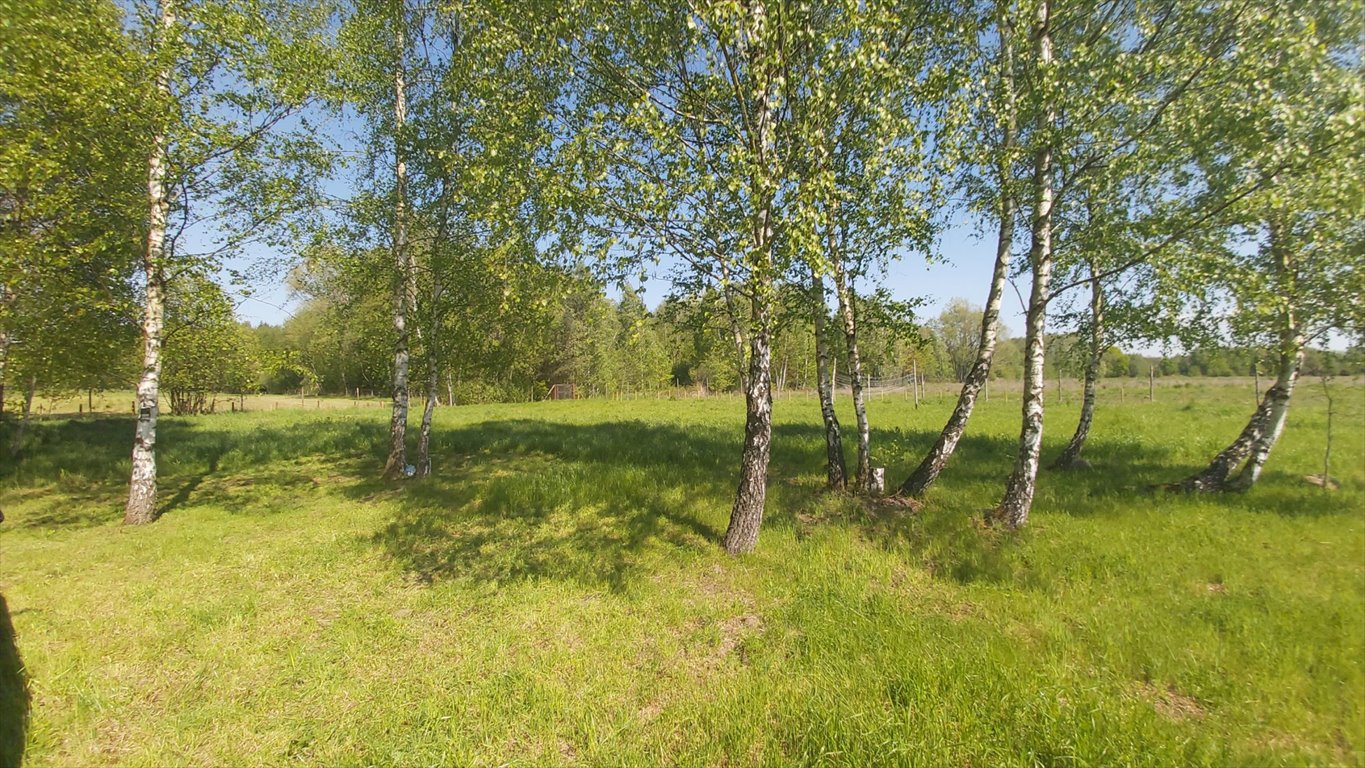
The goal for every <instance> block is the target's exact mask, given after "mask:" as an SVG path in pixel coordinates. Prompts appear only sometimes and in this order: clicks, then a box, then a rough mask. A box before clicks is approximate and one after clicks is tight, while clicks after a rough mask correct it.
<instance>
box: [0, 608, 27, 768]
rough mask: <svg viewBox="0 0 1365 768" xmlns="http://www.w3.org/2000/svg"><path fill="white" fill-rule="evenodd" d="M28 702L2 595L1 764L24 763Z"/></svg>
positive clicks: (12, 625) (10, 622)
mask: <svg viewBox="0 0 1365 768" xmlns="http://www.w3.org/2000/svg"><path fill="white" fill-rule="evenodd" d="M30 701H31V698H30V694H29V689H28V674H27V673H26V672H25V671H24V662H23V660H22V659H21V658H19V644H18V642H17V640H16V638H15V634H14V623H13V622H12V621H11V620H10V615H9V606H8V604H6V602H5V596H4V595H0V765H3V766H18V765H21V764H22V763H23V762H24V739H25V736H26V735H27V733H28V719H29V708H30Z"/></svg>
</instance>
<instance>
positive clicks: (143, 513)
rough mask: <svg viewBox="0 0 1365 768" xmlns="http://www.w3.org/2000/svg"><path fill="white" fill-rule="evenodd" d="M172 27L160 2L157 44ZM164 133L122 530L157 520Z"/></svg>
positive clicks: (155, 179)
mask: <svg viewBox="0 0 1365 768" xmlns="http://www.w3.org/2000/svg"><path fill="white" fill-rule="evenodd" d="M175 24H176V15H175V4H174V0H161V35H162V44H163V45H165V44H168V43H169V41H168V40H167V38H168V37H169V36H170V33H171V31H172V30H173V29H174V27H175ZM156 87H157V90H158V91H159V92H160V94H161V96H162V97H163V98H169V96H170V90H171V72H170V68H169V66H168V67H167V68H166V69H163V70H161V71H160V72H158V73H157V78H156ZM169 207H170V206H169V200H168V198H167V196H166V134H165V132H164V129H163V132H161V133H158V134H156V135H154V136H153V137H152V147H151V152H150V153H149V155H148V158H147V247H146V250H145V251H144V252H143V254H142V269H143V272H144V273H145V275H146V280H147V283H146V296H145V298H144V299H143V302H144V303H143V307H142V375H141V376H140V378H139V379H138V384H137V428H136V431H135V432H134V435H133V457H132V465H133V466H132V474H131V477H130V479H129V484H128V503H127V504H126V505H125V506H124V510H123V523H124V524H125V525H142V524H144V523H150V522H152V521H153V520H155V519H156V422H157V415H158V414H157V411H158V408H159V406H158V401H159V400H160V398H161V342H162V329H163V325H164V320H165V301H166V294H165V291H166V285H165V283H166V280H165V260H166V217H167V215H168V212H169Z"/></svg>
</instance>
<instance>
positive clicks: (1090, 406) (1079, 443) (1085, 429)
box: [1052, 264, 1105, 469]
mask: <svg viewBox="0 0 1365 768" xmlns="http://www.w3.org/2000/svg"><path fill="white" fill-rule="evenodd" d="M1090 278H1091V279H1090V358H1089V359H1088V360H1087V361H1086V364H1085V393H1084V395H1083V396H1082V397H1081V418H1080V420H1079V421H1077V422H1076V432H1075V433H1074V434H1072V435H1071V442H1069V443H1067V444H1066V449H1065V450H1063V451H1062V454H1061V455H1060V456H1058V457H1057V460H1056V461H1054V462H1052V468H1053V469H1084V468H1086V467H1088V466H1089V464H1088V463H1087V462H1086V461H1085V460H1084V459H1082V458H1081V451H1082V450H1084V449H1085V441H1086V438H1088V437H1089V436H1090V424H1091V423H1092V422H1093V421H1094V420H1095V386H1096V383H1097V381H1098V380H1099V377H1100V362H1101V361H1102V360H1103V359H1104V348H1105V344H1104V290H1103V289H1102V288H1101V286H1100V280H1099V277H1097V276H1096V274H1095V267H1094V265H1093V264H1092V265H1091V267H1090Z"/></svg>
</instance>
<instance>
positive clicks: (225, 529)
mask: <svg viewBox="0 0 1365 768" xmlns="http://www.w3.org/2000/svg"><path fill="white" fill-rule="evenodd" d="M1305 384H1306V385H1307V384H1308V382H1305ZM1337 391H1338V396H1337V414H1336V416H1335V417H1334V428H1335V435H1334V446H1335V447H1334V457H1333V474H1334V475H1335V476H1337V477H1338V478H1339V479H1340V480H1341V482H1342V486H1343V487H1342V490H1341V491H1338V492H1334V493H1329V492H1324V491H1323V490H1321V489H1319V488H1316V487H1314V486H1311V485H1309V484H1307V483H1305V482H1304V481H1303V477H1304V476H1305V475H1309V474H1314V473H1317V472H1320V471H1321V465H1322V450H1321V448H1322V446H1321V438H1322V432H1323V428H1324V422H1325V410H1324V407H1323V403H1322V399H1321V396H1320V391H1319V390H1318V389H1317V387H1316V386H1305V388H1304V390H1303V392H1302V393H1301V394H1302V395H1303V399H1302V401H1301V402H1296V403H1295V406H1294V410H1293V411H1292V413H1291V424H1290V427H1289V430H1288V432H1287V434H1286V437H1285V440H1284V443H1283V444H1282V445H1281V446H1280V447H1279V448H1278V449H1277V450H1276V452H1275V454H1274V455H1273V456H1272V457H1271V460H1270V464H1269V468H1268V470H1267V472H1266V475H1265V476H1264V479H1263V481H1262V483H1261V485H1259V486H1258V487H1257V488H1256V489H1255V490H1254V491H1253V492H1251V493H1250V494H1247V495H1237V496H1231V497H1226V498H1224V497H1216V498H1185V497H1180V496H1173V495H1168V494H1163V493H1157V492H1152V491H1151V490H1149V486H1150V485H1152V484H1155V483H1160V482H1164V481H1169V480H1174V479H1178V478H1179V477H1181V476H1182V475H1183V474H1184V473H1188V472H1190V471H1192V470H1193V469H1196V468H1197V467H1198V465H1199V464H1200V462H1201V461H1205V460H1207V459H1208V458H1209V456H1211V455H1212V453H1213V452H1214V451H1216V450H1217V449H1218V448H1220V447H1221V446H1222V444H1224V443H1226V442H1227V441H1228V440H1230V439H1231V437H1233V436H1234V435H1235V433H1236V432H1237V430H1238V429H1240V427H1241V422H1242V420H1243V419H1244V418H1245V417H1246V415H1247V412H1248V410H1249V408H1250V404H1251V394H1250V392H1246V393H1241V392H1240V391H1232V390H1230V389H1229V388H1228V387H1220V386H1202V385H1200V384H1197V383H1196V384H1195V385H1193V386H1190V387H1183V388H1170V389H1166V390H1163V391H1162V392H1161V393H1160V396H1159V398H1158V401H1157V402H1156V403H1147V402H1144V401H1143V400H1142V399H1141V397H1139V396H1137V395H1138V394H1139V388H1137V387H1133V388H1131V391H1125V392H1124V393H1123V395H1122V397H1123V400H1122V402H1120V400H1119V397H1120V395H1119V393H1118V392H1117V391H1114V390H1112V389H1111V390H1106V392H1105V401H1104V403H1102V410H1101V412H1100V414H1099V417H1098V422H1097V425H1096V431H1095V433H1094V435H1093V438H1092V441H1093V442H1092V446H1091V448H1090V449H1089V451H1088V452H1087V456H1088V458H1089V459H1090V461H1091V462H1092V463H1093V464H1094V465H1095V468H1094V469H1093V470H1091V471H1089V472H1085V473H1074V474H1065V475H1057V474H1047V475H1045V476H1044V477H1043V479H1042V485H1041V487H1040V492H1039V496H1038V503H1037V506H1036V508H1035V511H1034V517H1033V521H1032V524H1031V526H1030V528H1029V529H1028V530H1027V531H1025V532H1023V533H1022V534H1019V535H1005V534H1002V533H1001V532H999V531H993V530H989V529H985V528H983V527H982V526H981V524H980V523H979V520H980V513H981V510H983V509H985V508H987V507H989V506H990V505H991V504H992V503H993V502H994V501H995V500H996V495H997V494H998V493H999V491H1000V485H1001V482H1002V480H1003V478H1004V475H1005V474H1006V472H1007V471H1008V466H1009V459H1010V454H1011V450H1012V443H1013V439H1014V436H1015V433H1016V431H1017V409H1018V403H1017V401H1006V398H1005V396H1004V393H1002V392H995V393H993V394H992V399H991V401H990V402H987V403H985V404H983V406H982V409H981V412H980V416H979V418H978V420H977V421H976V422H975V423H974V424H973V428H972V430H971V431H970V433H969V437H968V439H967V440H966V441H965V442H964V444H963V447H962V451H961V455H960V456H959V457H958V458H957V460H956V461H955V463H954V464H953V465H952V466H951V467H950V469H949V471H948V472H947V473H945V475H944V477H943V479H942V481H941V483H940V485H939V486H938V487H936V488H935V489H934V491H933V492H932V494H931V496H930V498H929V503H928V506H927V507H926V509H925V510H924V511H923V512H922V513H919V514H913V515H912V514H909V513H907V512H905V511H904V510H900V509H894V508H884V507H879V506H871V507H868V506H864V505H862V504H859V503H857V502H855V501H853V500H851V499H849V498H847V497H843V496H830V495H827V494H824V493H823V492H822V491H821V489H820V484H821V480H822V477H823V472H822V470H821V466H820V460H821V456H822V450H821V447H820V446H821V432H820V429H819V414H818V410H817V409H816V407H815V404H814V402H813V401H812V400H811V399H808V398H803V397H789V398H784V399H781V400H780V401H779V402H778V403H777V429H776V436H775V441H774V445H775V453H774V462H773V477H772V479H771V482H770V485H769V487H770V497H769V506H768V517H767V520H766V522H765V526H764V529H763V534H762V536H761V539H760V543H759V549H758V552H757V553H756V554H755V555H753V556H751V557H747V558H743V559H734V558H730V557H728V556H726V555H725V554H724V553H723V552H722V551H721V550H720V547H719V545H718V544H717V540H718V538H719V536H720V534H721V533H723V531H724V527H725V522H726V518H727V515H728V511H729V503H730V500H731V494H732V493H733V490H734V482H735V475H734V469H735V465H736V463H737V459H738V454H739V438H740V431H741V428H742V419H743V414H742V405H741V403H740V402H739V401H738V400H736V399H725V398H721V399H715V400H677V401H671V400H640V401H634V402H568V403H539V404H530V405H520V406H478V407H460V408H448V409H442V410H440V411H438V421H437V432H438V434H437V443H436V454H435V455H436V476H435V477H433V478H431V479H429V480H424V481H420V482H409V483H407V484H401V485H387V484H384V483H381V482H379V481H377V480H376V479H375V476H376V475H377V474H378V470H379V467H380V465H381V463H382V453H383V446H382V438H383V429H384V426H385V414H384V413H383V411H382V409H376V408H361V409H355V410H349V411H329V410H322V411H321V412H318V411H308V410H304V411H299V410H294V411H288V410H279V411H268V412H257V413H248V414H245V415H243V414H220V415H216V416H211V417H204V418H199V419H183V420H182V419H167V420H165V422H164V423H165V425H166V428H165V431H164V434H163V438H162V442H161V446H160V448H161V453H160V455H161V460H162V468H163V473H164V482H163V485H162V506H163V510H164V516H163V517H162V519H161V520H160V521H159V522H157V523H156V524H155V525H152V526H147V527H142V528H137V529H129V528H123V527H121V526H120V525H119V524H118V521H119V518H120V508H121V501H122V494H123V490H124V489H123V483H124V482H125V481H126V473H127V463H128V459H127V453H128V446H127V443H128V440H129V439H130V437H131V431H132V426H131V422H129V421H125V420H97V421H48V422H39V423H36V424H34V425H33V426H32V440H31V442H30V445H29V447H28V449H27V451H26V453H25V455H24V457H23V459H22V460H21V461H19V462H17V463H7V464H4V465H0V466H3V469H0V507H3V509H4V511H5V515H6V518H7V519H6V522H5V523H4V524H3V525H0V587H3V595H4V601H5V606H4V607H5V608H6V609H7V612H8V615H9V617H10V620H11V621H12V623H13V627H14V635H15V638H16V641H15V643H14V644H13V645H12V646H11V647H10V649H6V648H4V647H0V664H3V667H0V672H3V673H4V674H3V675H0V721H3V723H4V726H2V727H0V764H5V763H7V762H9V758H10V757H11V756H13V755H16V754H17V753H18V745H17V744H16V743H15V734H16V733H17V732H19V729H17V728H13V727H11V724H12V723H15V722H18V718H17V715H18V713H19V712H20V711H21V709H22V707H21V702H22V701H23V698H24V697H23V696H21V695H20V691H21V690H22V689H21V688H19V687H18V686H17V685H16V683H17V678H16V676H15V674H14V672H15V670H14V669H13V667H14V662H13V660H11V661H8V662H7V661H6V658H7V657H6V653H7V652H9V653H13V652H14V651H15V650H16V649H17V657H18V658H19V659H20V660H21V661H22V665H23V670H24V675H25V676H26V677H27V689H28V692H29V695H30V696H31V714H30V717H29V720H28V722H27V726H26V728H25V729H23V732H24V734H25V735H24V737H23V738H24V760H25V765H35V766H43V765H60V766H65V765H73V764H110V765H112V764H118V765H167V764H196V765H201V764H262V763H264V764H291V763H305V764H315V765H373V764H404V765H501V764H508V763H510V764H515V765H547V764H550V765H552V764H569V763H578V764H588V765H595V764H612V765H637V764H670V765H672V764H684V765H699V766H700V765H704V766H711V765H722V764H729V765H749V764H771V765H785V764H793V763H797V764H830V765H850V766H861V765H871V764H916V765H954V766H959V765H980V766H995V765H1033V764H1044V765H1191V764H1193V765H1198V764H1207V765H1244V764H1265V765H1303V764H1325V765H1333V764H1335V765H1354V764H1359V763H1360V762H1361V761H1362V760H1365V509H1362V507H1363V506H1365V398H1363V397H1362V389H1361V388H1360V387H1359V386H1358V385H1357V386H1355V387H1354V388H1349V389H1348V388H1345V387H1342V386H1339V387H1338V390H1337ZM1011 394H1012V393H1011ZM1140 394H1145V391H1143V392H1141V393H1140ZM1243 395H1245V396H1243ZM948 407H949V402H948V400H947V398H946V397H945V398H935V399H933V400H932V401H931V402H930V403H929V404H928V405H927V406H925V407H923V408H920V409H915V408H914V407H913V405H912V404H911V403H910V402H908V401H907V400H905V399H904V397H903V396H897V397H890V398H882V399H876V400H873V402H872V406H871V408H872V416H873V420H874V425H875V426H876V427H877V428H878V430H877V431H876V432H875V434H874V441H875V444H874V450H875V453H876V455H877V457H878V463H879V464H885V465H886V466H887V467H888V479H889V480H891V481H893V482H894V481H896V480H899V479H900V478H901V477H902V476H903V475H904V474H905V473H906V472H908V470H909V469H910V468H911V466H912V463H913V462H914V461H916V460H917V459H918V456H919V453H920V452H921V451H922V450H923V449H924V448H925V447H927V445H928V443H929V442H930V441H931V440H932V437H933V431H934V430H936V429H937V428H938V427H939V426H940V425H941V422H942V419H943V418H944V417H945V416H946V412H947V408H948ZM845 415H846V416H848V417H849V418H848V421H850V422H851V421H852V419H851V414H845ZM1074 416H1075V404H1074V401H1070V400H1069V402H1068V403H1067V405H1065V406H1062V407H1060V408H1056V409H1055V410H1053V411H1050V413H1049V425H1048V427H1049V432H1048V448H1049V449H1050V450H1051V451H1054V452H1055V451H1056V450H1057V449H1058V448H1059V447H1060V446H1061V444H1062V443H1063V442H1064V440H1065V439H1066V438H1067V437H1068V436H1069V430H1070V427H1071V426H1072V420H1073V419H1074ZM4 612H5V611H0V614H3V613H4ZM0 619H3V615H0ZM2 627H3V622H0V628H2ZM5 645H8V644H5Z"/></svg>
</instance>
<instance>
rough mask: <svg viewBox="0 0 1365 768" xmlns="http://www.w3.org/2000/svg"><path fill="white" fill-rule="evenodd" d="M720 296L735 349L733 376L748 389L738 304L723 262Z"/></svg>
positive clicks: (726, 267) (727, 270)
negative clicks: (722, 299)
mask: <svg viewBox="0 0 1365 768" xmlns="http://www.w3.org/2000/svg"><path fill="white" fill-rule="evenodd" d="M720 276H721V287H720V290H721V296H722V297H723V298H724V299H725V317H726V319H728V320H729V321H730V340H731V342H732V343H733V344H734V349H735V376H736V377H737V378H738V379H739V387H740V389H742V390H745V391H748V389H749V381H748V376H749V374H748V372H747V371H746V370H745V368H746V364H745V362H744V330H743V328H741V326H740V315H739V306H738V305H737V304H736V303H735V289H734V286H732V285H731V284H730V268H729V267H728V266H726V265H725V263H724V262H722V263H721V265H720Z"/></svg>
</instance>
